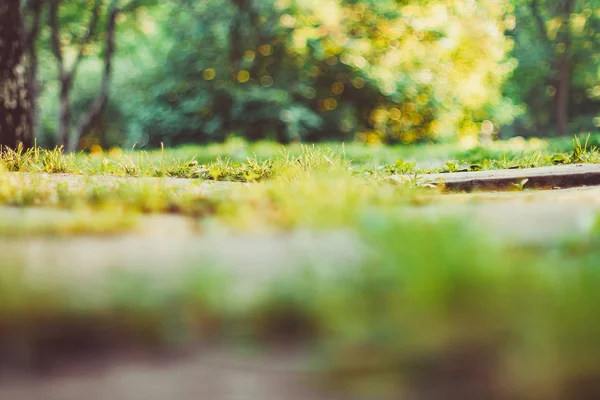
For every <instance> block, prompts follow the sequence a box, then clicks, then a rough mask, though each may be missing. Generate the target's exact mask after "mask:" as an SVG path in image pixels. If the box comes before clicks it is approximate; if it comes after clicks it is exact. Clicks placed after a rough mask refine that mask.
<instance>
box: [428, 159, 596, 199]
mask: <svg viewBox="0 0 600 400" xmlns="http://www.w3.org/2000/svg"><path fill="white" fill-rule="evenodd" d="M419 178H420V179H421V181H422V182H423V183H428V182H429V183H438V184H443V186H444V187H445V188H446V189H447V190H450V191H465V192H472V191H478V190H479V191H481V190H487V191H489V190H516V189H518V186H519V185H520V183H521V182H523V181H524V180H525V179H527V182H526V183H525V184H524V185H523V187H524V188H535V189H558V188H571V187H577V186H593V185H600V164H573V165H560V166H551V167H539V168H525V169H505V170H494V171H474V172H454V173H452V172H451V173H443V174H426V175H421V176H420V177H419Z"/></svg>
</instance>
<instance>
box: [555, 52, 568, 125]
mask: <svg viewBox="0 0 600 400" xmlns="http://www.w3.org/2000/svg"><path fill="white" fill-rule="evenodd" d="M557 72H558V83H557V88H556V99H555V101H556V130H557V131H558V134H559V135H561V136H566V135H568V134H569V100H570V99H569V97H570V96H569V91H570V90H571V73H570V65H569V59H568V57H563V58H562V59H561V60H560V61H559V63H558V71H557Z"/></svg>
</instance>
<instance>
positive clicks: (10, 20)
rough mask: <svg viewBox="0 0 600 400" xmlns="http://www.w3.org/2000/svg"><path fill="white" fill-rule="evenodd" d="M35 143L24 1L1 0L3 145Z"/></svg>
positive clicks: (0, 126) (0, 139) (0, 133)
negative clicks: (23, 14)
mask: <svg viewBox="0 0 600 400" xmlns="http://www.w3.org/2000/svg"><path fill="white" fill-rule="evenodd" d="M19 144H22V145H23V146H24V147H25V148H29V147H31V146H32V145H33V134H32V115H31V98H30V95H29V90H28V85H27V72H26V60H25V52H24V45H23V21H22V19H21V2H20V0H0V146H2V147H4V146H7V147H9V148H16V147H17V146H18V145H19Z"/></svg>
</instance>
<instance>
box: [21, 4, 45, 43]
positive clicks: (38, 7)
mask: <svg viewBox="0 0 600 400" xmlns="http://www.w3.org/2000/svg"><path fill="white" fill-rule="evenodd" d="M26 8H27V10H29V11H31V13H32V14H33V20H32V22H31V26H30V27H29V29H27V31H26V32H25V47H26V48H28V49H31V48H33V45H34V43H35V40H36V39H37V37H38V35H39V32H40V25H41V24H40V22H41V18H42V0H30V1H29V2H27V4H26Z"/></svg>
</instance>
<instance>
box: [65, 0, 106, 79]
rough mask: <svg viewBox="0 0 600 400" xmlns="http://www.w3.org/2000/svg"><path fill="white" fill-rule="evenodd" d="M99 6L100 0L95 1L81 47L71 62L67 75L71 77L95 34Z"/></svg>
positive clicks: (98, 17)
mask: <svg viewBox="0 0 600 400" xmlns="http://www.w3.org/2000/svg"><path fill="white" fill-rule="evenodd" d="M101 5H102V0H96V2H95V4H94V8H93V9H92V17H91V18H90V21H89V23H88V27H87V31H86V34H85V36H84V38H83V40H82V41H81V45H80V47H79V52H78V53H77V57H75V61H74V62H73V65H72V66H71V71H70V72H69V74H70V75H71V76H73V75H75V73H76V72H77V68H78V67H79V64H80V63H81V60H82V59H83V53H84V51H85V46H87V45H88V44H89V42H90V40H91V39H92V38H93V37H94V35H95V34H96V26H97V25H98V20H99V19H100V6H101Z"/></svg>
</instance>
